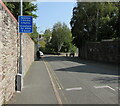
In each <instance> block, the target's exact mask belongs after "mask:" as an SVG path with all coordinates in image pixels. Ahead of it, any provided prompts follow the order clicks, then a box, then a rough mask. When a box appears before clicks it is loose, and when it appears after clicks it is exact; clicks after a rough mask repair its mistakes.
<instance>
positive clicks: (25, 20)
mask: <svg viewBox="0 0 120 106" xmlns="http://www.w3.org/2000/svg"><path fill="white" fill-rule="evenodd" d="M22 3H23V1H22V0H21V3H20V7H21V9H20V16H19V17H18V24H19V27H18V30H19V33H20V58H19V59H20V60H19V72H18V74H17V90H18V91H21V90H22V88H23V76H24V69H23V56H22V33H32V32H33V17H32V16H23V12H22V11H23V10H22Z"/></svg>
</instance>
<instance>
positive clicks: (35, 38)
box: [30, 23, 39, 44]
mask: <svg viewBox="0 0 120 106" xmlns="http://www.w3.org/2000/svg"><path fill="white" fill-rule="evenodd" d="M38 36H39V33H38V32H37V26H36V24H35V23H34V24H33V33H31V34H30V37H31V38H32V39H33V41H34V42H35V43H36V44H37V43H38Z"/></svg>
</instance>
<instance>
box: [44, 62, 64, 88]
mask: <svg viewBox="0 0 120 106" xmlns="http://www.w3.org/2000/svg"><path fill="white" fill-rule="evenodd" d="M46 64H48V63H47V62H46ZM48 65H49V64H48ZM51 74H52V75H53V77H54V79H55V82H56V83H57V86H58V88H59V89H64V87H63V86H62V84H61V83H60V81H59V79H58V77H57V76H56V74H55V72H54V71H51Z"/></svg>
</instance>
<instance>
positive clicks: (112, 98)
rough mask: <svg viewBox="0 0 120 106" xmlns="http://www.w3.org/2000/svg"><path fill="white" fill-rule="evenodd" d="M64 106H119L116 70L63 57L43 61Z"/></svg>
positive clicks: (111, 66) (101, 64) (51, 57)
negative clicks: (83, 105) (67, 105)
mask: <svg viewBox="0 0 120 106" xmlns="http://www.w3.org/2000/svg"><path fill="white" fill-rule="evenodd" d="M43 61H44V63H45V65H46V68H47V70H48V71H49V74H50V76H51V77H52V81H53V83H54V84H55V86H56V89H57V94H56V95H58V98H59V99H60V100H59V99H58V100H59V101H62V103H63V104H118V91H119V90H120V89H119V88H118V67H117V66H116V65H113V64H105V63H99V62H93V61H85V60H80V59H78V58H72V57H65V56H50V55H47V56H45V57H44V59H43Z"/></svg>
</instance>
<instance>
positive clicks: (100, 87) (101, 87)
mask: <svg viewBox="0 0 120 106" xmlns="http://www.w3.org/2000/svg"><path fill="white" fill-rule="evenodd" d="M107 87H108V86H107V85H106V86H94V88H107Z"/></svg>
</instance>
